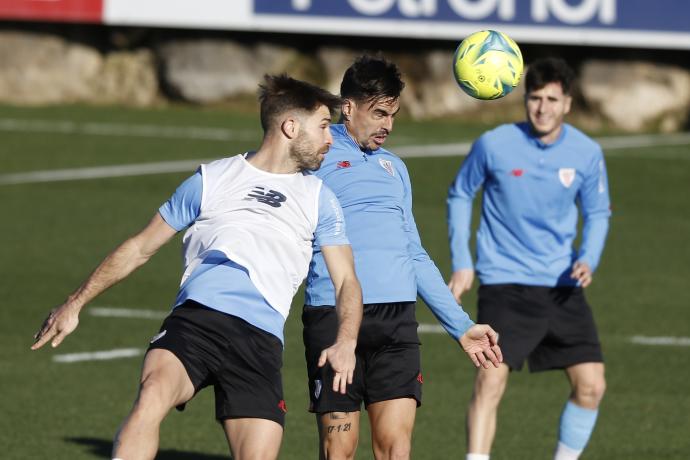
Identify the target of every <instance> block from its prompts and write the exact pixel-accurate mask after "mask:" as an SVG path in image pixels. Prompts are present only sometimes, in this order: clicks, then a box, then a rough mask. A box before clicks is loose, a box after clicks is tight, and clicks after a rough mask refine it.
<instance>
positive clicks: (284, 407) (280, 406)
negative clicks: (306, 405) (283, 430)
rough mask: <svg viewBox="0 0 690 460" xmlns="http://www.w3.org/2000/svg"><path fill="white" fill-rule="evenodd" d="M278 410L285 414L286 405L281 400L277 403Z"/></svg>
mask: <svg viewBox="0 0 690 460" xmlns="http://www.w3.org/2000/svg"><path fill="white" fill-rule="evenodd" d="M278 408H279V409H280V410H282V411H283V413H285V412H287V404H285V400H284V399H281V400H280V402H279V403H278Z"/></svg>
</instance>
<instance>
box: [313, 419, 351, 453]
mask: <svg viewBox="0 0 690 460" xmlns="http://www.w3.org/2000/svg"><path fill="white" fill-rule="evenodd" d="M359 417H360V411H353V412H326V413H323V414H316V425H317V427H318V430H319V444H320V449H319V459H320V460H350V459H354V458H355V452H356V451H357V444H358V442H359Z"/></svg>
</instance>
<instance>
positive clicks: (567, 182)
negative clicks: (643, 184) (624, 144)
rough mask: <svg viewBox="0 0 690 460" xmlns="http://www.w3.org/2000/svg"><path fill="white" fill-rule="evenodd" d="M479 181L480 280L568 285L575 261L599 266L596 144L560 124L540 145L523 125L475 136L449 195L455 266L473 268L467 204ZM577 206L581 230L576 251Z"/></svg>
mask: <svg viewBox="0 0 690 460" xmlns="http://www.w3.org/2000/svg"><path fill="white" fill-rule="evenodd" d="M482 186H483V187H484V191H483V201H482V211H481V221H480V224H479V230H478V232H477V264H476V271H477V273H478V276H479V279H480V282H481V283H482V284H500V283H517V284H526V285H535V286H561V285H573V284H575V283H576V281H575V280H573V279H571V278H570V273H571V271H572V264H573V262H574V261H575V260H580V261H583V262H586V263H587V264H589V266H590V267H591V269H592V270H595V269H596V268H597V265H598V264H599V259H600V257H601V253H602V251H603V249H604V243H605V240H606V234H607V232H608V221H609V216H610V214H611V212H610V200H609V191H608V181H607V177H606V165H605V163H604V157H603V154H602V151H601V148H600V147H599V145H598V144H597V143H596V142H594V141H593V140H592V139H590V138H589V137H587V136H586V135H585V134H583V133H582V132H580V131H579V130H577V129H576V128H574V127H573V126H571V125H568V124H564V125H563V129H562V131H561V135H560V136H559V138H558V139H557V140H556V142H554V143H552V144H544V143H542V142H541V141H539V140H538V139H537V138H535V137H534V136H532V135H531V134H530V130H529V126H528V124H527V123H517V124H509V125H502V126H499V127H498V128H496V129H494V130H491V131H488V132H486V133H485V134H483V135H482V136H481V137H480V138H479V139H477V141H476V142H475V143H474V145H473V146H472V149H471V151H470V153H469V155H468V157H467V158H466V159H465V161H464V162H463V164H462V166H461V168H460V171H459V172H458V175H457V177H456V178H455V181H454V182H453V184H452V185H451V186H450V190H449V192H448V229H449V239H450V248H451V258H452V265H453V270H454V271H455V270H459V269H462V268H473V264H472V255H471V253H470V249H469V240H470V221H471V217H472V201H473V199H474V196H475V194H476V192H477V190H478V189H479V188H480V187H482ZM578 204H579V207H580V212H581V214H582V217H583V234H582V242H581V245H580V248H579V251H576V250H575V249H574V248H573V241H574V239H575V237H576V234H577V222H578Z"/></svg>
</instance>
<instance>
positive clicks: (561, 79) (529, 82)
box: [525, 57, 575, 94]
mask: <svg viewBox="0 0 690 460" xmlns="http://www.w3.org/2000/svg"><path fill="white" fill-rule="evenodd" d="M574 79H575V72H573V69H572V68H571V67H570V66H569V65H568V64H567V63H566V62H565V61H564V60H563V59H560V58H554V57H550V58H543V59H537V60H536V61H534V62H532V63H531V64H530V65H529V68H528V69H527V75H525V91H526V92H527V93H529V92H530V91H534V90H538V89H541V88H543V87H544V86H546V85H548V84H549V83H560V84H561V88H563V94H570V91H571V89H572V85H573V80H574Z"/></svg>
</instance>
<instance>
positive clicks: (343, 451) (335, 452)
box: [324, 443, 357, 460]
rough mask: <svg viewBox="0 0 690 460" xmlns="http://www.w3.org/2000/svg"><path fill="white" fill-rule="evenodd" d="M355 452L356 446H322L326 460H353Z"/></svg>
mask: <svg viewBox="0 0 690 460" xmlns="http://www.w3.org/2000/svg"><path fill="white" fill-rule="evenodd" d="M356 451H357V444H356V443H355V444H338V445H333V444H327V445H326V446H324V452H325V453H326V456H325V458H327V459H328V460H353V459H354V458H355V452H356Z"/></svg>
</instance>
